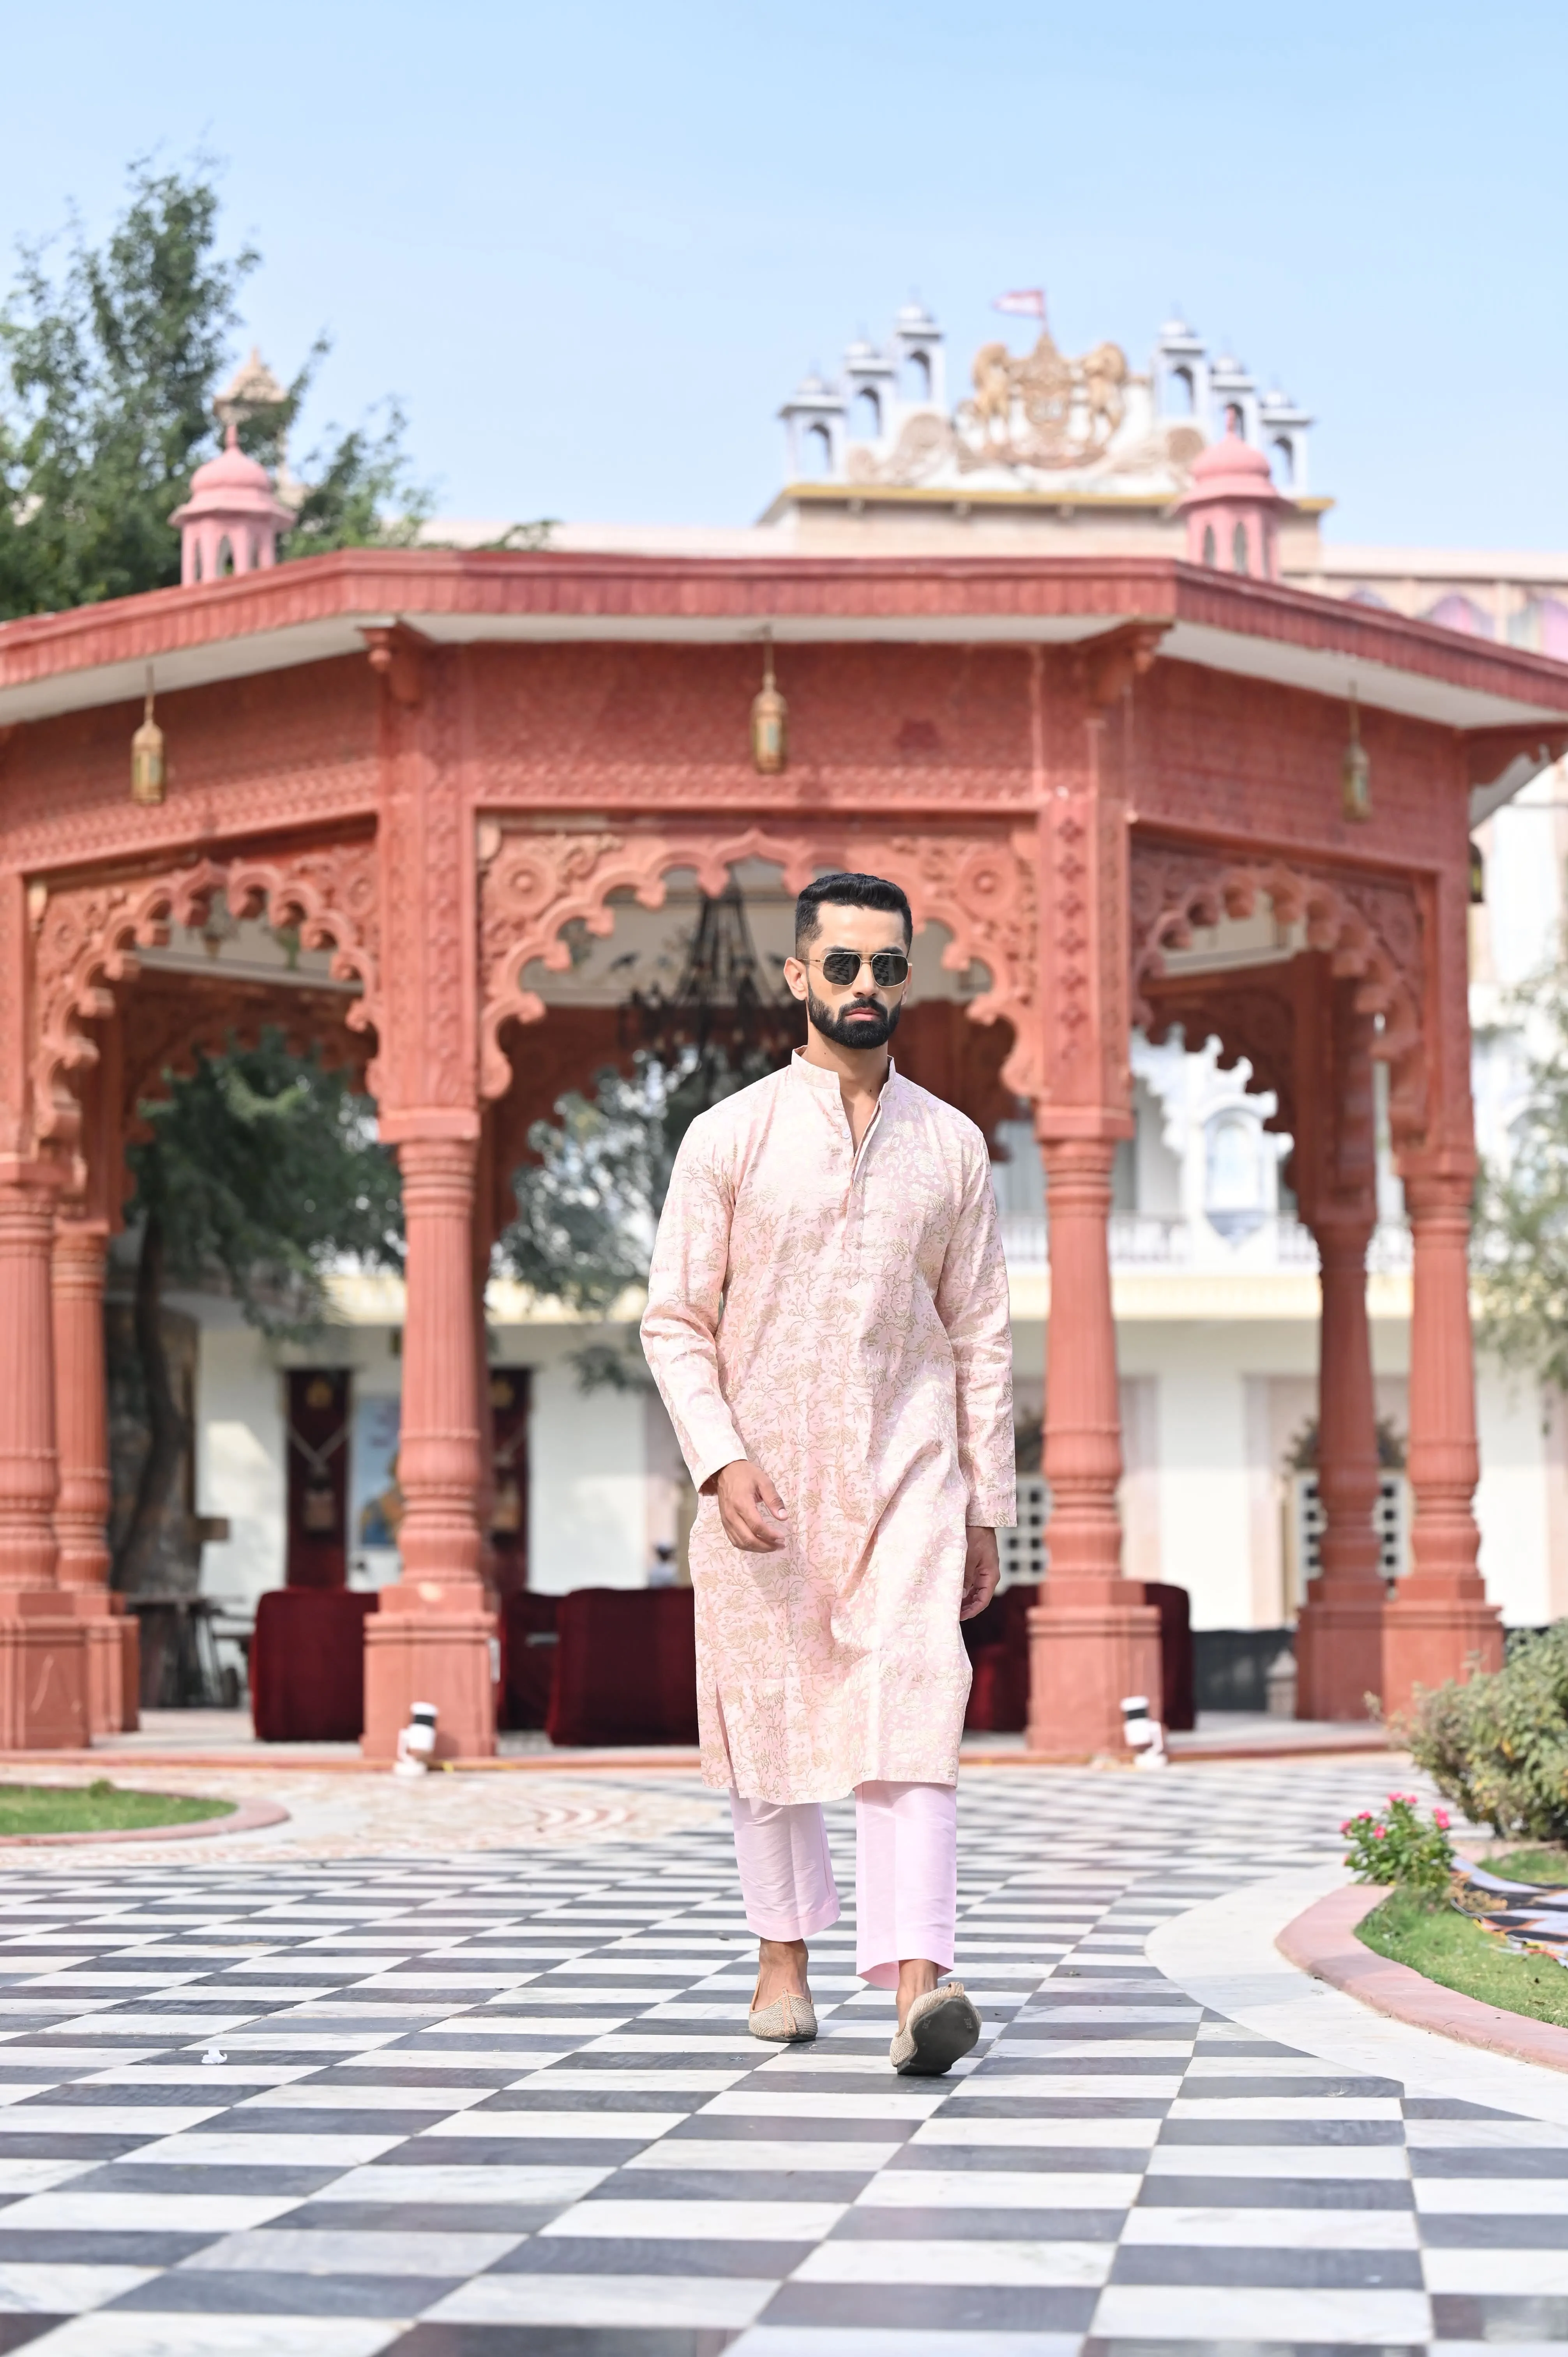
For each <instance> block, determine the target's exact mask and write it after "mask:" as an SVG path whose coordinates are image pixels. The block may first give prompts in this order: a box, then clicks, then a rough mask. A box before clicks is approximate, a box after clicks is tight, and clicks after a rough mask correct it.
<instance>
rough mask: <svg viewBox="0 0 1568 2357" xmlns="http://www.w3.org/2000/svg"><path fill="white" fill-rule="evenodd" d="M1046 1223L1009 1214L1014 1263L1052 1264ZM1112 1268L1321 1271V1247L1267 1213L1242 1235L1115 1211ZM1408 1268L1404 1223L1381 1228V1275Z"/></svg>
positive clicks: (1006, 1224)
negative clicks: (1049, 1255)
mask: <svg viewBox="0 0 1568 2357" xmlns="http://www.w3.org/2000/svg"><path fill="white" fill-rule="evenodd" d="M1002 1243H1003V1249H1004V1251H1005V1253H1006V1254H1007V1265H1008V1267H1009V1268H1012V1269H1016V1270H1019V1271H1020V1272H1022V1271H1024V1270H1027V1269H1041V1268H1044V1267H1046V1266H1047V1222H1046V1217H1045V1214H1044V1212H1043V1211H1004V1212H1003V1214H1002ZM1111 1265H1112V1268H1123V1269H1145V1268H1187V1269H1192V1268H1200V1269H1202V1270H1204V1271H1205V1272H1208V1273H1212V1274H1213V1275H1227V1274H1235V1275H1254V1274H1257V1273H1259V1272H1262V1271H1268V1270H1273V1269H1316V1266H1317V1246H1316V1243H1314V1241H1313V1236H1312V1231H1311V1229H1310V1228H1307V1227H1304V1226H1303V1224H1302V1222H1300V1221H1299V1220H1295V1219H1291V1218H1289V1217H1288V1216H1284V1215H1277V1216H1270V1217H1266V1218H1264V1219H1262V1220H1261V1221H1259V1222H1257V1224H1256V1225H1255V1226H1253V1227H1251V1228H1249V1229H1247V1230H1246V1232H1244V1233H1240V1232H1239V1233H1235V1234H1232V1235H1230V1236H1225V1235H1222V1234H1220V1232H1219V1230H1218V1229H1216V1228H1213V1227H1211V1226H1210V1225H1209V1223H1208V1221H1207V1220H1205V1221H1202V1222H1198V1221H1194V1220H1172V1219H1165V1218H1161V1217H1159V1216H1157V1215H1156V1214H1155V1213H1153V1212H1149V1211H1112V1214H1111ZM1409 1266H1410V1230H1409V1229H1408V1228H1407V1227H1406V1226H1404V1225H1403V1223H1402V1222H1390V1223H1388V1224H1386V1225H1384V1226H1381V1227H1380V1228H1378V1230H1377V1231H1376V1232H1375V1233H1374V1235H1373V1237H1372V1243H1371V1248H1370V1250H1369V1253H1368V1254H1367V1268H1368V1271H1369V1274H1370V1275H1376V1276H1383V1275H1394V1274H1397V1273H1399V1272H1401V1271H1402V1270H1405V1269H1408V1268H1409Z"/></svg>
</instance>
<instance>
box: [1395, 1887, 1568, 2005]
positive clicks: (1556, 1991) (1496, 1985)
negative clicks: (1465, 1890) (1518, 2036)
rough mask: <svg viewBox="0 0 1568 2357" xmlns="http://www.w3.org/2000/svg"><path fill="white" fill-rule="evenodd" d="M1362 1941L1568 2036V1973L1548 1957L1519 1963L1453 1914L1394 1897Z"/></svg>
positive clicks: (1497, 1943)
mask: <svg viewBox="0 0 1568 2357" xmlns="http://www.w3.org/2000/svg"><path fill="white" fill-rule="evenodd" d="M1357 1937H1358V1938H1359V1939H1360V1940H1362V1941H1364V1942H1365V1943H1366V1945H1367V1946H1368V1947H1369V1948H1371V1949H1374V1950H1375V1951H1376V1953H1378V1954H1379V1955H1380V1956H1388V1957H1390V1958H1391V1959H1392V1961H1393V1962H1394V1963H1395V1964H1408V1965H1409V1966H1410V1968H1411V1970H1412V1972H1417V1973H1421V1974H1422V1975H1424V1977H1425V1978H1426V1979H1427V1980H1429V1981H1437V1982H1439V1983H1440V1984H1441V1986H1443V1987H1444V1988H1450V1989H1457V1990H1458V1991H1459V1993H1460V1995H1461V1996H1473V1997H1477V1998H1478V1999H1479V2000H1480V2002H1481V2003H1482V2004H1483V2005H1497V2006H1501V2007H1502V2008H1503V2010H1504V2011H1505V2012H1506V2013H1526V2014H1529V2015H1530V2018H1532V2019H1533V2020H1535V2021H1553V2022H1556V2023H1558V2024H1559V2025H1560V2026H1561V2027H1563V2028H1564V2029H1568V1970H1564V1968H1563V1965H1561V1964H1554V1963H1553V1962H1552V1959H1551V1958H1550V1957H1549V1956H1519V1955H1515V1954H1514V1953H1513V1952H1512V1951H1511V1950H1510V1949H1508V1948H1505V1947H1504V1946H1503V1944H1502V1943H1501V1941H1500V1940H1498V1939H1497V1938H1496V1937H1495V1936H1491V1935H1488V1934H1487V1932H1483V1931H1481V1930H1480V1929H1479V1928H1478V1927H1477V1925H1476V1924H1475V1923H1473V1922H1472V1921H1471V1920H1470V1918H1469V1917H1468V1916H1467V1915H1461V1914H1459V1913H1457V1912H1456V1911H1455V1909H1454V1908H1452V1907H1449V1906H1447V1905H1446V1904H1445V1903H1444V1902H1442V1901H1439V1902H1438V1903H1437V1904H1435V1905H1432V1906H1427V1905H1423V1902H1422V1901H1421V1900H1419V1899H1413V1898H1412V1897H1410V1896H1409V1895H1408V1893H1406V1892H1403V1891H1399V1890H1391V1892H1390V1893H1389V1895H1388V1897H1387V1898H1386V1899H1385V1900H1383V1903H1382V1905H1381V1906H1380V1907H1375V1908H1374V1909H1373V1910H1372V1912H1371V1913H1370V1914H1369V1915H1368V1916H1366V1917H1364V1918H1363V1920H1362V1921H1361V1922H1360V1924H1359V1926H1358V1929H1357Z"/></svg>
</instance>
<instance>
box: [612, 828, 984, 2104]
mask: <svg viewBox="0 0 1568 2357" xmlns="http://www.w3.org/2000/svg"><path fill="white" fill-rule="evenodd" d="M912 938H913V926H912V923H911V920H910V913H909V904H908V900H907V899H906V898H905V896H904V894H903V892H902V891H901V890H900V889H899V888H898V887H897V885H896V884H889V883H886V882H885V881H884V880H883V879H882V878H881V877H875V876H858V875H836V876H823V877H819V878H818V879H817V881H816V882H815V883H814V884H811V885H808V887H807V888H806V889H805V891H804V892H802V893H801V895H800V900H799V902H798V903H797V906H796V912H795V954H794V956H793V957H792V958H789V959H788V960H787V961H786V963H785V967H784V973H785V976H786V979H787V980H788V982H789V988H790V989H791V990H792V991H793V993H794V995H795V996H796V997H797V998H800V999H803V1000H804V1001H805V1005H806V1012H807V1044H806V1046H805V1047H804V1049H797V1050H796V1052H795V1054H794V1056H793V1058H792V1059H791V1060H790V1062H789V1064H788V1065H787V1066H786V1067H785V1069H784V1070H783V1071H779V1072H774V1073H770V1074H769V1075H768V1078H767V1079H766V1080H762V1081H758V1082H756V1083H755V1084H754V1085H753V1086H752V1087H750V1088H746V1089H742V1090H740V1091H738V1092H737V1093H736V1095H734V1096H732V1097H728V1098H726V1099H725V1101H724V1103H721V1104H718V1105H715V1106H714V1107H713V1108H712V1109H711V1110H710V1111H709V1112H707V1113H705V1114H702V1115H701V1116H700V1117H699V1118H698V1119H697V1120H696V1121H694V1122H693V1124H692V1126H691V1128H690V1129H689V1130H688V1131H687V1133H686V1135H685V1138H684V1139H683V1141H682V1146H681V1150H680V1153H679V1155H678V1156H677V1157H676V1161H675V1168H674V1172H673V1174H672V1176H671V1183H670V1192H669V1196H668V1198H667V1200H666V1202H665V1206H664V1213H663V1217H662V1219H661V1220H660V1226H659V1239H658V1243H657V1244H656V1246H655V1249H654V1254H653V1266H652V1270H651V1273H650V1277H649V1296H648V1308H647V1311H646V1313H645V1315H644V1318H643V1320H642V1340H643V1347H644V1349H645V1351H646V1352H647V1355H648V1361H649V1364H650V1367H651V1368H652V1370H653V1374H654V1377H655V1380H656V1381H657V1383H658V1385H659V1389H660V1394H662V1397H663V1400H664V1404H665V1406H666V1407H667V1408H668V1409H669V1411H670V1415H671V1421H672V1423H673V1424H674V1426H675V1431H676V1435H677V1437H678V1438H679V1440H680V1443H681V1448H682V1453H683V1455H684V1457H685V1459H686V1463H687V1466H688V1468H689V1469H690V1471H691V1475H692V1479H693V1481H694V1482H695V1484H696V1487H697V1490H698V1492H699V1504H698V1509H697V1520H696V1524H695V1527H694V1529H693V1534H692V1543H691V1561H692V1584H693V1588H694V1589H695V1591H696V1615H697V1693H698V1709H699V1716H700V1720H701V1727H702V1742H703V1777H704V1779H705V1781H707V1782H709V1783H711V1784H715V1785H719V1786H724V1787H727V1789H728V1791H729V1793H730V1807H731V1812H732V1814H733V1816H734V1820H735V1837H736V1859H737V1862H738V1865H739V1869H740V1879H741V1888H742V1890H743V1892H744V1894H745V1899H746V1921H747V1923H748V1924H749V1925H750V1927H751V1929H752V1930H753V1931H754V1932H757V1935H758V1937H759V1940H760V1943H761V1947H760V1957H759V1966H758V1973H757V1990H756V1994H755V1996H754V1997H753V1999H752V2009H751V2028H752V2030H753V2031H754V2033H755V2034H756V2035H757V2037H759V2038H771V2039H778V2040H794V2039H801V2038H811V2037H814V2036H815V2034H816V2016H815V2013H814V2011H813V2009H812V2006H811V1996H810V1993H809V1990H808V1987H807V1980H806V1964H807V1952H806V1945H805V1943H806V1941H807V1939H808V1938H809V1936H810V1935H811V1933H812V1932H822V1931H825V1930H826V1929H827V1927H828V1925H829V1924H830V1923H832V1922H834V1921H837V1918H838V1911H839V1902H838V1892H837V1889H836V1888H835V1886H834V1882H833V1876H832V1865H831V1863H830V1860H829V1857H828V1847H827V1836H826V1832H825V1830H824V1827H823V1823H822V1807H821V1803H822V1802H823V1801H824V1800H832V1799H837V1798H838V1797H840V1796H841V1795H842V1794H843V1793H845V1792H849V1791H851V1790H853V1791H854V1795H855V1803H856V1808H855V1836H856V1840H855V1909H856V1917H855V1920H856V1940H855V1945H856V1960H855V1961H856V1969H857V1970H858V1972H859V1973H860V1975H861V1976H862V1978H863V1979H865V1980H867V1981H869V1982H870V1983H871V1984H872V1985H873V1986H875V1987H878V1988H895V1987H896V1988H897V2010H898V2031H897V2036H896V2037H895V2039H894V2040H893V2044H892V2049H891V2059H892V2061H893V2063H894V2066H895V2068H896V2069H897V2070H899V2071H904V2072H923V2073H932V2072H941V2071H945V2070H947V2069H948V2068H949V2067H950V2065H951V2064H952V2063H953V2062H954V2061H957V2059H958V2057H959V2056H960V2055H961V2054H964V2053H967V2052H968V2050H969V2049H970V2048H971V2047H972V2046H973V2045H974V2043H975V2041H976V2040H977V2039H978V2038H979V2035H980V2021H979V2017H978V2016H977V2014H976V2013H975V2010H974V2007H973V2006H972V2004H971V2003H970V2000H969V1998H968V1997H967V1996H966V1995H965V1994H964V1991H963V1987H962V1984H961V1982H957V1981H947V1982H945V1983H944V1982H943V1979H942V1975H945V1974H947V1973H949V1972H950V1970H951V1966H952V1961H953V1925H954V1917H955V1914H956V1911H957V1879H958V1808H957V1803H958V1794H957V1789H956V1788H957V1781H958V1757H959V1743H960V1738H961V1733H962V1727H963V1710H964V1703H965V1701H966V1699H967V1697H968V1693H969V1663H968V1660H967V1658H966V1656H965V1653H964V1649H963V1641H962V1639H961V1636H960V1633H959V1621H960V1620H961V1619H968V1618H969V1617H971V1616H972V1614H974V1613H976V1612H978V1611H980V1610H981V1609H983V1606H984V1605H986V1604H987V1603H989V1601H990V1599H991V1598H992V1596H993V1593H994V1591H995V1587H996V1581H997V1558H996V1538H995V1532H996V1529H997V1528H998V1526H1001V1525H1004V1524H1008V1523H1012V1521H1013V1519H1014V1480H1013V1406H1012V1345H1011V1338H1010V1334H1009V1329H1008V1318H1007V1275H1006V1270H1005V1268H1004V1264H1003V1258H1002V1245H1001V1238H1000V1233H999V1231H998V1226H997V1220H996V1211H995V1200H994V1197H993V1192H992V1187H991V1168H990V1160H989V1157H988V1155H987V1151H986V1145H985V1140H984V1138H983V1135H981V1133H980V1131H979V1130H978V1129H977V1128H976V1127H975V1125H974V1124H973V1123H972V1122H971V1121H969V1120H967V1119H966V1118H965V1117H964V1115H963V1114H961V1113H958V1112H956V1111H955V1110H954V1108H953V1107H952V1106H951V1105H949V1104H944V1103H942V1102H941V1100H940V1098H937V1097H933V1096H930V1095H929V1094H928V1093H927V1092H926V1091H925V1090H924V1089H920V1088H917V1087H915V1085H914V1084H913V1083H912V1082H909V1081H907V1080H905V1079H903V1078H902V1077H901V1076H900V1075H899V1074H898V1073H897V1071H895V1070H894V1069H893V1066H892V1062H891V1060H890V1058H889V1055H888V1048H887V1043H888V1040H889V1039H891V1037H892V1035H893V1032H894V1030H895V1028H897V1021H898V1017H899V1013H900V1011H901V1009H902V1006H903V1004H904V997H905V993H906V991H907V989H908V978H909V949H910V943H911V941H912Z"/></svg>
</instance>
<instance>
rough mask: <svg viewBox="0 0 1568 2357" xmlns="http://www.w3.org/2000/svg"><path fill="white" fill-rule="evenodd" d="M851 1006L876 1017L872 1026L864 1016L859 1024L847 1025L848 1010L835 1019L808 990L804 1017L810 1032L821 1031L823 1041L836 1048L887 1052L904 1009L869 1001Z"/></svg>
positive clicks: (844, 1010)
mask: <svg viewBox="0 0 1568 2357" xmlns="http://www.w3.org/2000/svg"><path fill="white" fill-rule="evenodd" d="M851 1006H859V1007H865V1008H867V1009H868V1010H869V1011H870V1012H872V1013H874V1014H875V1017H876V1020H875V1023H868V1022H866V1021H865V1017H864V1016H862V1017H861V1019H860V1021H858V1022H855V1023H850V1022H846V1020H845V1019H844V1018H845V1017H846V1016H847V1015H848V1014H849V1012H850V1007H845V1008H843V1011H842V1012H841V1013H839V1014H837V1015H835V1014H834V1013H833V1011H832V1007H831V1006H823V1005H822V1000H821V999H820V998H819V997H818V996H817V995H816V993H815V991H813V990H808V991H807V994H806V1013H807V1014H808V1015H809V1016H810V1017H811V1026H812V1028H813V1029H814V1030H817V1031H820V1032H821V1033H822V1037H823V1039H831V1040H832V1043H833V1045H834V1046H835V1047H836V1048H886V1045H887V1042H888V1041H889V1039H892V1037H893V1034H894V1033H895V1031H897V1028H898V1017H899V1016H900V1015H902V1013H903V1012H904V1010H903V1007H902V1006H883V1005H882V1003H881V1001H880V1000H868V999H861V1000H858V1001H854V1000H852V1001H851Z"/></svg>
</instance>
